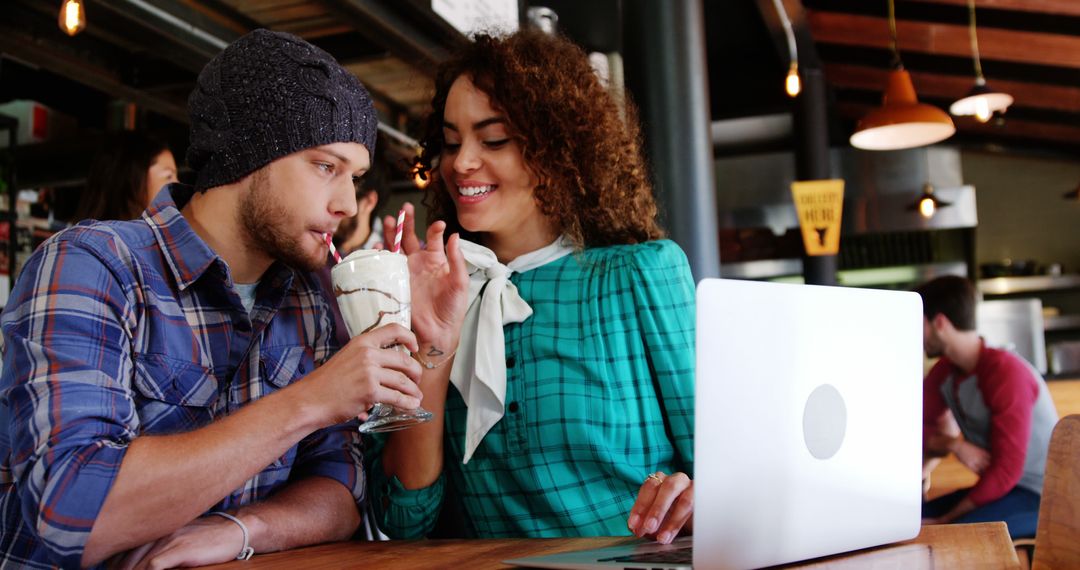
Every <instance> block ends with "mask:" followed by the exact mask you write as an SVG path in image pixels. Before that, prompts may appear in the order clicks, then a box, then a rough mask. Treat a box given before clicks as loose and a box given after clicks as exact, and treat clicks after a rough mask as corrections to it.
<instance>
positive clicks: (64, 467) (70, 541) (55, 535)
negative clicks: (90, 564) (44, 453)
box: [20, 444, 127, 568]
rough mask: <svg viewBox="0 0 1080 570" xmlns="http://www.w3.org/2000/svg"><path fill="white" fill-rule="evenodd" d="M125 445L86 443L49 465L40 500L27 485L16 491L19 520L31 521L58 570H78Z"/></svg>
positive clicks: (114, 477) (122, 455) (122, 456)
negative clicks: (18, 491)
mask: <svg viewBox="0 0 1080 570" xmlns="http://www.w3.org/2000/svg"><path fill="white" fill-rule="evenodd" d="M126 453H127V447H126V446H119V445H115V444H97V445H94V444H91V445H88V446H86V447H83V448H81V449H78V450H75V451H73V452H72V453H71V454H70V455H69V456H68V457H67V459H65V460H61V461H58V462H55V463H54V464H53V466H52V469H53V470H54V475H53V476H52V477H50V478H49V479H50V484H49V485H47V486H46V493H45V496H44V497H41V500H40V501H38V500H35V497H34V496H32V495H33V491H32V490H31V489H30V488H29V486H22V487H23V488H22V489H21V490H20V494H21V495H22V496H21V499H22V500H21V502H22V507H23V517H24V518H25V520H27V521H37V530H38V534H39V536H40V538H41V541H42V543H43V544H44V545H45V546H46V548H47V549H48V550H49V552H50V554H51V557H52V558H53V560H54V561H55V562H56V564H58V565H59V566H60V567H61V568H79V567H80V566H81V563H82V555H83V550H84V549H85V548H86V541H87V540H88V539H89V538H90V531H91V530H92V529H93V528H94V521H95V520H96V519H97V517H98V514H99V513H100V512H101V507H102V506H103V505H104V504H105V497H106V496H107V495H108V493H109V489H111V488H112V484H113V481H115V479H116V475H117V473H119V472H120V463H121V462H122V461H123V460H124V455H125V454H126Z"/></svg>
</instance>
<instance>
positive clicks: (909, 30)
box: [809, 11, 1080, 68]
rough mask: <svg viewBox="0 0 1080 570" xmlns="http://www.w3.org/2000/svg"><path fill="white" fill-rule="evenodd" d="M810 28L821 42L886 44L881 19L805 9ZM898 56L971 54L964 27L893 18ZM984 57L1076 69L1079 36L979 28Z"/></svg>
mask: <svg viewBox="0 0 1080 570" xmlns="http://www.w3.org/2000/svg"><path fill="white" fill-rule="evenodd" d="M809 22H810V31H811V33H812V34H813V36H814V39H816V40H817V41H818V42H820V43H833V44H841V45H847V46H857V47H871V48H888V46H889V27H888V22H887V21H886V20H885V19H884V18H876V17H873V16H859V15H852V14H840V13H835V12H822V11H811V12H809ZM896 27H897V38H898V43H899V48H900V53H901V56H903V53H904V52H908V51H914V52H921V53H930V54H937V55H950V56H970V55H971V44H970V43H969V39H968V30H967V28H966V27H965V26H955V25H949V24H931V23H926V22H912V21H905V20H899V21H898V22H897V23H896ZM979 50H980V52H981V55H982V58H983V59H997V60H1002V61H1013V62H1023V63H1036V64H1042V65H1057V66H1064V67H1072V68H1080V36H1067V35H1059V34H1042V33H1035V32H1020V31H1013V30H1001V29H996V28H989V29H986V28H983V29H980V30H979Z"/></svg>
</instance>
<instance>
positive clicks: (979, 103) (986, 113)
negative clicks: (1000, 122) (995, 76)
mask: <svg viewBox="0 0 1080 570" xmlns="http://www.w3.org/2000/svg"><path fill="white" fill-rule="evenodd" d="M993 116H994V112H993V111H992V110H991V109H990V103H989V102H988V101H987V100H986V97H979V98H977V99H975V118H976V119H978V120H979V122H980V123H985V122H987V121H989V120H990V117H993Z"/></svg>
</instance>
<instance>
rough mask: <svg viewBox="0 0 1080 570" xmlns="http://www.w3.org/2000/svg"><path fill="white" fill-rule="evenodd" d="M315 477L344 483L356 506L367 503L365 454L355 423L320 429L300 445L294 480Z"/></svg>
mask: <svg viewBox="0 0 1080 570" xmlns="http://www.w3.org/2000/svg"><path fill="white" fill-rule="evenodd" d="M315 476H317V477H326V478H328V479H333V480H334V481H337V482H339V483H341V484H342V485H344V486H345V488H346V489H348V490H349V492H350V493H352V496H353V498H354V499H355V500H356V504H357V505H360V504H362V503H363V502H364V499H365V493H366V485H365V480H364V451H363V444H362V442H361V440H360V433H359V432H358V431H357V430H356V422H355V421H351V422H346V423H344V424H339V425H337V426H333V427H329V428H324V429H321V430H319V431H317V432H315V433H314V434H312V435H310V436H308V437H306V438H304V439H303V440H302V441H301V442H300V446H299V449H298V450H297V458H296V466H295V468H294V471H293V475H292V477H291V478H292V479H294V480H295V479H303V478H306V477H315Z"/></svg>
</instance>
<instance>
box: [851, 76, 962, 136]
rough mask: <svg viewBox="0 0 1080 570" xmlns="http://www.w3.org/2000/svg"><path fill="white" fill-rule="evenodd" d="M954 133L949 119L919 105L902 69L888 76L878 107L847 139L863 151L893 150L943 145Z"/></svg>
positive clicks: (908, 79)
mask: <svg viewBox="0 0 1080 570" xmlns="http://www.w3.org/2000/svg"><path fill="white" fill-rule="evenodd" d="M955 132H956V127H955V126H954V125H953V122H952V119H950V118H949V115H948V114H946V113H945V111H942V110H941V109H938V108H937V107H934V106H933V105H927V104H926V103H919V100H918V98H917V97H916V96H915V86H914V85H912V83H911V74H909V73H908V72H907V70H905V69H894V70H892V71H890V72H889V83H888V86H887V87H886V88H885V97H884V99H883V101H882V105H881V107H878V108H877V109H874V110H873V111H870V112H869V113H867V114H866V115H865V116H864V117H863V118H862V119H861V120H860V121H859V123H858V125H857V126H856V127H855V133H854V134H852V135H851V145H852V146H854V147H855V148H861V149H866V150H897V149H903V148H914V147H919V146H926V145H929V144H934V143H936V142H940V141H943V140H945V139H947V138H949V137H951V136H952V135H953V133H955Z"/></svg>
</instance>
